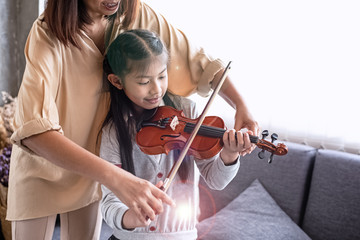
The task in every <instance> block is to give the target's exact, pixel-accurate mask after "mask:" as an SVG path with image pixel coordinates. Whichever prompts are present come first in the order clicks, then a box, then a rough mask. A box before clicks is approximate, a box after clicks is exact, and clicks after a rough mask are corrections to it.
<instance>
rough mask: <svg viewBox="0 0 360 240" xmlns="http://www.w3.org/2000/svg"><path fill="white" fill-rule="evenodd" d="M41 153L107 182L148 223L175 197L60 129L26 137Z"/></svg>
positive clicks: (67, 167)
mask: <svg viewBox="0 0 360 240" xmlns="http://www.w3.org/2000/svg"><path fill="white" fill-rule="evenodd" d="M22 143H23V145H25V146H26V147H28V148H29V149H30V150H32V151H33V152H34V153H36V154H37V155H39V156H41V157H44V158H46V159H47V160H49V161H50V162H52V163H54V164H55V165H58V166H60V167H62V168H65V169H67V170H69V171H72V172H75V173H77V174H80V175H83V176H85V177H88V178H90V179H93V180H95V181H98V182H100V183H101V184H103V185H105V186H107V187H108V188H109V189H110V190H111V191H112V192H114V194H115V195H116V196H117V197H118V198H119V199H121V200H122V201H123V202H124V203H125V204H126V205H127V206H128V207H129V208H132V209H134V211H135V213H136V215H137V216H138V218H139V220H140V221H141V222H143V223H144V224H145V223H146V222H147V219H146V216H148V217H149V218H150V219H151V220H153V219H154V218H155V213H161V212H162V211H163V207H162V203H166V204H169V205H174V203H173V201H172V200H171V199H170V198H169V197H168V196H167V195H166V194H165V193H164V192H163V191H161V190H160V189H159V188H157V187H156V186H154V185H153V184H151V183H150V182H148V181H146V180H143V179H140V178H138V177H135V176H134V175H132V174H130V173H128V172H126V171H124V170H123V169H121V168H118V167H116V166H115V165H113V164H111V163H109V162H107V161H105V160H103V159H101V158H99V157H97V156H96V155H94V154H92V153H90V152H89V151H87V150H85V149H84V148H82V147H80V146H78V145H77V144H75V143H74V142H72V141H71V140H69V139H68V138H66V137H65V136H63V135H62V134H60V133H58V132H56V131H48V132H45V133H42V134H38V135H33V136H31V137H29V138H26V139H24V140H22Z"/></svg>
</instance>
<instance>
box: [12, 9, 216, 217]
mask: <svg viewBox="0 0 360 240" xmlns="http://www.w3.org/2000/svg"><path fill="white" fill-rule="evenodd" d="M40 19H41V17H39V18H38V19H37V20H36V21H35V22H34V24H33V26H32V29H31V31H30V33H29V37H28V40H27V42H26V46H25V57H26V68H25V72H24V76H23V81H22V84H21V87H20V90H19V94H18V106H17V109H16V113H15V119H14V126H15V132H14V134H13V135H12V137H11V140H12V141H13V143H14V146H13V152H12V156H11V164H10V180H9V194H8V212H7V219H8V220H24V219H31V218H37V217H43V216H49V215H53V214H57V213H63V212H68V211H72V210H76V209H79V208H81V207H84V206H86V205H88V204H90V203H92V202H94V201H97V200H100V199H101V190H100V188H99V184H97V183H96V182H94V181H92V180H90V179H87V178H84V177H81V176H79V175H77V174H74V173H72V172H70V171H67V170H65V169H63V168H60V167H58V166H56V165H54V164H52V163H51V162H50V161H47V160H46V159H44V158H41V157H39V156H37V155H35V154H33V153H32V152H31V151H29V150H28V149H26V148H25V147H24V146H22V145H21V140H22V139H24V138H26V137H29V136H32V135H35V134H39V133H43V132H46V131H49V130H55V131H58V132H60V133H62V134H64V135H65V136H66V137H68V138H69V139H71V140H72V141H74V142H75V143H77V144H79V145H80V146H82V147H84V148H86V149H87V150H89V151H91V152H93V153H95V154H97V151H96V149H97V146H96V138H97V134H98V132H99V130H100V126H101V123H102V120H103V119H104V117H105V115H106V113H107V109H108V108H107V107H108V101H109V98H108V94H107V93H106V92H104V91H103V90H102V89H103V88H102V87H103V81H102V60H103V56H102V54H101V53H100V51H99V50H98V48H97V47H96V45H95V44H94V43H93V41H92V40H91V39H90V38H89V37H87V36H86V35H85V34H83V36H81V37H80V42H79V43H80V47H81V50H79V49H78V48H76V47H74V46H72V45H70V46H68V47H65V46H64V45H63V44H61V43H60V42H59V41H58V40H57V39H56V38H54V36H53V35H52V34H51V33H50V32H49V30H48V28H47V26H46V24H45V23H44V22H42V21H41V20H40ZM131 28H145V29H149V30H153V31H156V32H157V33H158V34H159V35H160V37H161V38H162V39H163V41H164V42H165V43H166V45H167V46H168V48H169V51H170V54H171V64H170V66H169V90H170V91H171V92H173V93H175V94H179V95H183V96H186V95H189V94H191V93H193V92H195V91H197V92H199V93H201V94H203V95H206V94H207V93H208V92H209V91H210V85H209V81H211V80H212V78H213V76H214V75H215V74H216V73H217V72H218V71H219V70H220V69H222V68H223V66H222V64H221V61H220V60H214V59H212V58H210V57H209V56H208V55H206V54H205V53H204V51H203V50H202V49H201V48H196V47H195V46H192V45H190V43H189V42H188V40H187V38H186V37H185V36H184V34H183V33H182V32H180V31H178V30H176V29H175V28H173V27H172V26H170V25H169V24H168V22H167V21H166V20H165V19H164V18H163V17H162V16H161V15H158V14H157V13H155V12H154V11H153V10H152V9H150V8H149V7H148V6H147V5H145V4H143V3H141V6H140V12H139V16H138V18H137V20H136V21H135V23H134V24H133V26H132V27H131ZM121 31H122V30H120V26H119V25H118V24H114V26H113V31H112V32H111V33H112V35H111V36H112V39H113V38H114V37H115V36H116V35H117V34H119V33H120V32H121ZM58 147H59V148H61V146H58ZM125 184H126V183H125Z"/></svg>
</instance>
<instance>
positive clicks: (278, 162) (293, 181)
mask: <svg viewBox="0 0 360 240" xmlns="http://www.w3.org/2000/svg"><path fill="white" fill-rule="evenodd" d="M285 144H286V145H287V146H288V149H289V152H288V154H287V155H285V156H274V160H273V161H272V163H271V164H268V163H267V159H259V158H258V156H257V154H258V152H259V151H260V150H259V149H255V150H254V151H253V152H252V153H251V154H250V155H247V156H245V157H242V158H241V159H240V169H239V172H238V174H237V175H236V177H235V178H234V179H233V181H232V182H231V183H230V184H229V185H228V186H227V187H226V188H225V189H224V190H222V191H216V190H211V189H209V188H207V186H206V183H205V182H204V181H203V180H202V179H201V180H200V209H201V215H200V217H199V220H202V219H205V218H208V217H210V216H211V215H213V214H214V213H215V212H218V211H219V210H220V209H222V208H223V207H225V206H226V205H227V204H228V203H229V202H230V201H232V200H233V199H234V198H235V197H236V196H238V195H239V194H240V193H241V192H242V191H244V190H245V189H246V188H247V186H249V185H250V183H251V182H253V181H254V180H255V179H257V178H258V179H259V180H260V181H261V183H262V184H263V185H264V187H265V188H266V190H267V191H268V192H269V193H270V195H271V196H272V197H273V198H274V200H275V201H276V202H277V203H278V204H279V206H280V207H281V208H282V209H283V210H284V211H285V213H286V214H287V215H289V216H290V217H291V219H292V220H293V221H294V222H295V223H297V224H299V223H300V222H301V220H302V216H303V213H304V211H305V199H306V198H307V194H308V187H309V186H310V176H311V172H312V168H313V163H314V159H315V154H316V149H315V148H313V147H309V146H305V145H301V144H296V143H290V142H286V143H285ZM269 155H270V154H269V153H265V156H266V157H268V156H269Z"/></svg>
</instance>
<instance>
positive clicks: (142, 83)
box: [139, 81, 150, 85]
mask: <svg viewBox="0 0 360 240" xmlns="http://www.w3.org/2000/svg"><path fill="white" fill-rule="evenodd" d="M149 82H150V81H146V82H139V85H146V84H148V83H149Z"/></svg>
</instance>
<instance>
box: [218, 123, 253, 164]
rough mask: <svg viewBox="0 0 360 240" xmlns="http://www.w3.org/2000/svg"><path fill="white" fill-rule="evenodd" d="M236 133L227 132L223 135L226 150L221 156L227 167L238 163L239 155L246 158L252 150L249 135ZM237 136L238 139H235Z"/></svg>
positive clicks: (232, 130) (233, 131)
mask: <svg viewBox="0 0 360 240" xmlns="http://www.w3.org/2000/svg"><path fill="white" fill-rule="evenodd" d="M251 133H252V132H251V131H248V132H247V133H242V132H240V131H235V130H234V129H231V130H226V131H225V133H224V135H223V142H224V148H223V149H222V151H221V153H220V156H221V159H222V160H223V162H224V164H225V165H230V164H232V163H234V162H235V161H236V159H237V158H238V156H239V154H240V155H241V156H244V155H245V154H247V153H248V151H249V149H251V142H250V138H249V134H251ZM235 135H236V138H235Z"/></svg>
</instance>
